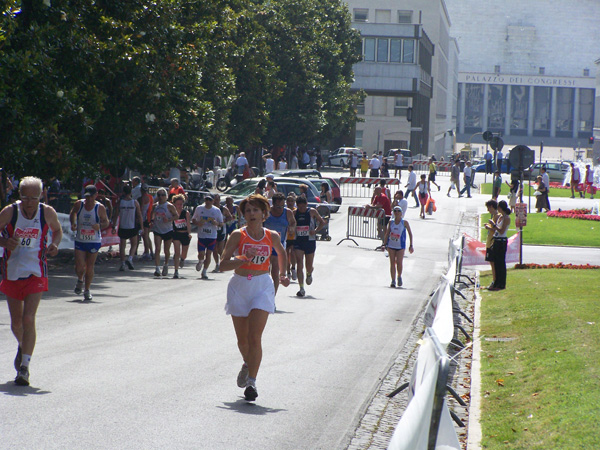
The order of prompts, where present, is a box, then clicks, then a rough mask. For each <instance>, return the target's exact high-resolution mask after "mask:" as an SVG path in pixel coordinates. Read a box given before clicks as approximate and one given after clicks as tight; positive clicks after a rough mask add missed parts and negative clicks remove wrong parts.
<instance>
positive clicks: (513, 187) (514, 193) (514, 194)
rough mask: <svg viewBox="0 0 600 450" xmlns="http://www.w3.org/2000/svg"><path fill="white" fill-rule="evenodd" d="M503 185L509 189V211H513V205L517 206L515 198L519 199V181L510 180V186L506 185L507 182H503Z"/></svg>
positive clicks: (515, 179)
mask: <svg viewBox="0 0 600 450" xmlns="http://www.w3.org/2000/svg"><path fill="white" fill-rule="evenodd" d="M505 184H506V185H507V186H508V188H509V192H508V204H509V206H510V207H511V209H514V208H515V205H516V204H517V198H518V197H519V185H520V183H519V180H518V179H517V178H511V179H510V184H509V183H508V181H505Z"/></svg>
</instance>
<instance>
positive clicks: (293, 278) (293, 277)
mask: <svg viewBox="0 0 600 450" xmlns="http://www.w3.org/2000/svg"><path fill="white" fill-rule="evenodd" d="M297 279H298V272H296V269H292V280H294V281H296V280H297Z"/></svg>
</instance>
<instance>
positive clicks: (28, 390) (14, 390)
mask: <svg viewBox="0 0 600 450" xmlns="http://www.w3.org/2000/svg"><path fill="white" fill-rule="evenodd" d="M0 392H2V393H4V395H12V396H14V397H27V396H28V395H45V394H51V393H52V392H50V391H42V390H41V389H38V388H36V387H32V386H17V385H16V384H15V382H14V381H8V382H6V383H3V384H0Z"/></svg>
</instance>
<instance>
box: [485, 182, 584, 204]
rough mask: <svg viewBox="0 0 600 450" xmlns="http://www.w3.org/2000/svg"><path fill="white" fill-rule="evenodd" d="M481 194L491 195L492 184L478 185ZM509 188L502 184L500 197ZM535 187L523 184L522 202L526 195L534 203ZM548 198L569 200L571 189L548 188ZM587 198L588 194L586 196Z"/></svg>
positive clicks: (506, 192)
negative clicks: (529, 196)
mask: <svg viewBox="0 0 600 450" xmlns="http://www.w3.org/2000/svg"><path fill="white" fill-rule="evenodd" d="M480 188H481V193H482V194H485V195H492V183H482V184H481V185H480ZM508 192H509V188H508V186H507V185H506V184H502V189H501V190H500V195H508ZM534 192H535V187H530V186H529V185H528V184H527V182H525V189H524V190H523V200H525V197H527V196H528V195H531V197H532V201H533V203H535V198H533V197H534V195H535V194H534ZM549 196H550V197H563V198H570V197H571V189H552V188H550V195H549ZM588 196H589V194H588Z"/></svg>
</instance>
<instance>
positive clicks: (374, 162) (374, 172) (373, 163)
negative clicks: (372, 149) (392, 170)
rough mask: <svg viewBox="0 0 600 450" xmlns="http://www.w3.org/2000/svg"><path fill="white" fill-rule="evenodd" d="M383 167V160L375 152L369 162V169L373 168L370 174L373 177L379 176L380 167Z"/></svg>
mask: <svg viewBox="0 0 600 450" xmlns="http://www.w3.org/2000/svg"><path fill="white" fill-rule="evenodd" d="M380 168H381V161H380V160H379V158H378V157H377V154H376V153H373V158H371V161H370V162H369V169H371V173H370V174H369V176H370V177H371V178H379V169H380Z"/></svg>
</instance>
